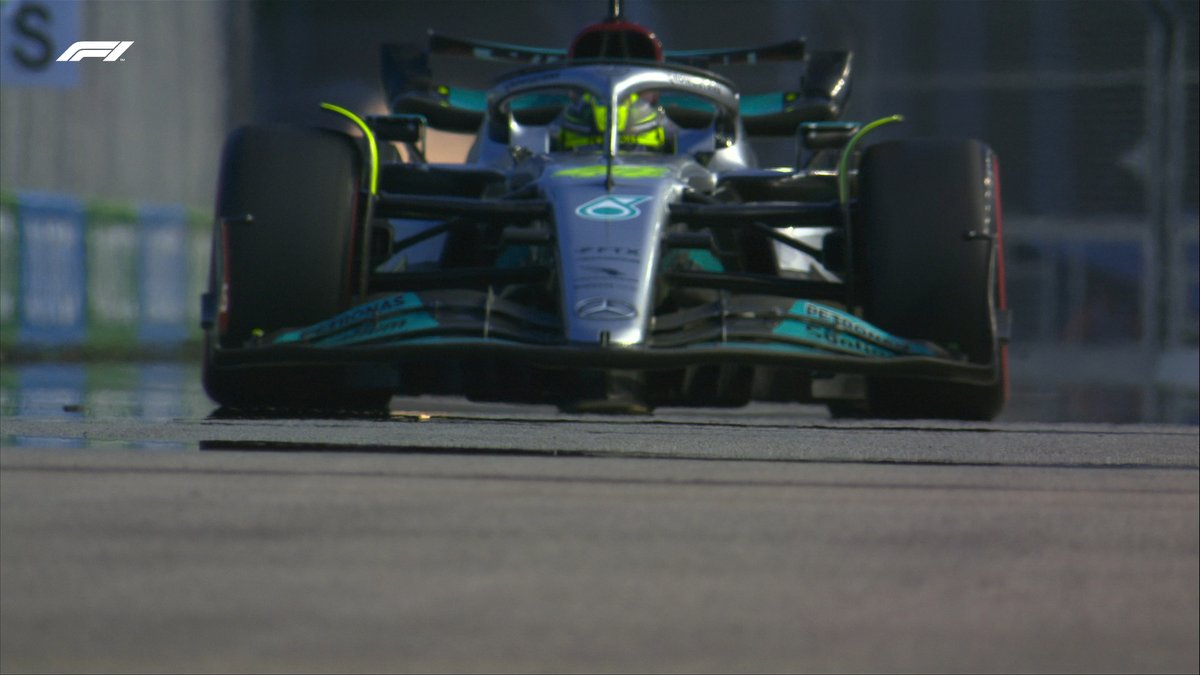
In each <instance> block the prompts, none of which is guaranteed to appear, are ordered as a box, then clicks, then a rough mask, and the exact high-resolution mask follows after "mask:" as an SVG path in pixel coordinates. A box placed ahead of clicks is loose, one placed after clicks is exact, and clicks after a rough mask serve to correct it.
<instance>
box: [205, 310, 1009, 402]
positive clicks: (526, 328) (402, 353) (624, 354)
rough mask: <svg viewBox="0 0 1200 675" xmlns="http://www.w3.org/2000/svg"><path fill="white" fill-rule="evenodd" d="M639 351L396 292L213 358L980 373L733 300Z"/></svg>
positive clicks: (682, 315)
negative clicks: (503, 361) (565, 336)
mask: <svg viewBox="0 0 1200 675" xmlns="http://www.w3.org/2000/svg"><path fill="white" fill-rule="evenodd" d="M651 327H652V331H651V337H650V339H649V340H648V342H647V344H644V345H616V344H612V345H602V344H599V343H597V344H580V343H568V342H566V341H565V340H563V339H562V337H561V336H562V330H561V327H560V325H559V320H558V317H557V316H556V315H555V314H553V313H551V312H545V311H540V310H535V309H531V308H529V307H526V306H524V305H520V304H517V303H513V302H510V301H507V300H505V299H503V298H498V297H495V296H493V295H492V294H491V293H487V292H484V291H471V290H456V291H430V292H420V293H414V292H405V293H397V294H394V295H388V296H384V297H381V298H378V299H376V300H373V301H371V302H368V303H366V304H363V305H359V306H357V307H354V308H352V309H350V310H348V311H346V312H343V313H341V314H339V315H337V316H335V317H332V318H330V319H328V320H326V321H322V322H320V323H317V324H314V325H312V326H307V327H301V328H294V329H287V330H282V331H277V332H275V333H272V334H270V335H267V336H264V337H262V338H259V339H257V340H256V341H255V342H254V343H251V344H248V345H246V346H244V347H241V348H236V349H219V350H216V351H215V352H214V353H213V354H212V365H214V366H217V367H221V368H238V367H262V366H272V365H275V366H284V367H297V366H305V365H325V364H337V363H377V364H381V365H398V364H403V363H411V362H420V361H424V360H430V359H461V360H469V359H479V358H497V359H507V360H512V361H514V362H518V363H522V364H526V365H529V366H537V367H545V368H600V369H610V368H611V369H628V370H660V369H672V368H682V367H688V366H695V365H708V364H742V365H761V366H779V367H790V368H799V369H809V370H812V371H813V372H820V373H835V372H844V373H861V374H870V375H880V376H897V377H914V378H928V379H938V380H947V381H956V382H964V383H973V384H987V383H990V382H993V381H994V379H995V369H994V368H993V367H992V366H991V365H986V364H976V363H970V362H968V361H966V360H965V359H963V358H961V357H959V356H958V355H956V354H953V353H951V352H950V351H948V350H946V349H945V348H943V347H940V346H938V345H934V344H931V343H928V342H924V341H920V340H909V339H905V338H901V337H897V336H894V335H891V334H889V333H887V332H886V331H883V330H881V329H879V328H877V327H875V326H872V325H871V324H869V323H867V322H865V321H863V320H862V319H860V318H858V317H856V316H853V315H851V314H848V313H846V312H843V311H840V310H838V309H835V308H832V307H828V306H825V305H822V304H818V303H814V302H810V301H806V300H790V299H781V298H778V297H767V296H738V297H735V298H732V299H729V300H725V301H721V302H714V303H711V304H708V305H702V306H698V307H693V308H689V309H687V310H682V311H679V312H675V313H671V314H665V315H660V316H656V317H655V319H654V321H653V323H652V326H651Z"/></svg>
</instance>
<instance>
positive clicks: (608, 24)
mask: <svg viewBox="0 0 1200 675" xmlns="http://www.w3.org/2000/svg"><path fill="white" fill-rule="evenodd" d="M567 56H569V57H570V58H573V59H648V60H653V61H662V60H663V48H662V42H660V41H659V40H658V37H657V36H655V35H654V33H653V32H651V31H650V30H649V29H648V28H645V27H643V26H639V25H638V24H636V23H633V22H632V21H625V20H624V19H615V18H610V19H609V20H607V21H602V22H600V23H595V24H592V25H590V26H588V27H587V28H584V29H583V30H582V31H580V32H579V35H576V36H575V39H574V40H572V41H571V49H570V51H568V52H567Z"/></svg>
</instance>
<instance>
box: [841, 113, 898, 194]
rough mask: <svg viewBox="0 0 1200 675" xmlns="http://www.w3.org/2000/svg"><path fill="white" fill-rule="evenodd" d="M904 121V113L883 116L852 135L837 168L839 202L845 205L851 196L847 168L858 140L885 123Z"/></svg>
mask: <svg viewBox="0 0 1200 675" xmlns="http://www.w3.org/2000/svg"><path fill="white" fill-rule="evenodd" d="M903 121H904V116H903V115H892V116H891V117H882V118H880V119H877V120H875V121H874V122H871V123H870V124H868V125H867V126H865V127H863V128H862V129H859V130H858V133H857V134H854V135H853V136H851V137H850V140H849V141H848V142H847V143H846V147H845V148H843V149H842V159H841V161H840V162H838V170H837V181H838V203H840V204H842V205H843V206H845V204H846V201H847V200H848V199H849V196H850V195H849V192H850V173H849V171H848V170H847V165H849V164H850V155H851V153H853V152H854V146H856V145H858V142H859V141H860V140H862V137H863V136H866V135H867V134H869V133H871V132H872V131H874V130H876V129H878V128H879V127H881V126H883V125H885V124H891V123H892V122H903Z"/></svg>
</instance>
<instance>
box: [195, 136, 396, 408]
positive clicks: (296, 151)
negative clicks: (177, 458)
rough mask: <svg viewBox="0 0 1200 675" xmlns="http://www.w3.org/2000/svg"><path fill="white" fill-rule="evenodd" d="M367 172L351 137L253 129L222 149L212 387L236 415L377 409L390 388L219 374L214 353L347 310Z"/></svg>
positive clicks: (309, 374) (285, 373)
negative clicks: (263, 410)
mask: <svg viewBox="0 0 1200 675" xmlns="http://www.w3.org/2000/svg"><path fill="white" fill-rule="evenodd" d="M362 167H363V163H362V159H361V157H360V155H359V151H358V149H357V147H356V145H355V142H354V141H353V140H352V139H351V138H349V137H347V136H345V135H344V134H340V133H336V132H332V131H324V130H318V129H307V128H301V127H287V126H250V127H244V128H242V129H239V130H237V131H235V132H234V133H233V134H231V135H230V137H229V140H228V141H227V142H226V144H225V151H224V154H223V156H222V159H221V174H220V179H219V182H218V192H217V206H216V225H215V230H214V236H213V267H212V270H213V271H212V275H211V278H210V292H211V293H213V294H214V296H213V297H217V298H221V295H220V294H221V293H224V297H223V298H222V299H221V301H220V302H219V303H218V304H219V305H220V310H221V311H220V314H219V315H218V317H217V321H216V325H215V326H214V327H213V329H212V331H211V332H210V334H209V336H208V344H209V347H210V349H209V350H206V360H205V367H204V386H205V390H206V391H207V392H208V394H209V396H211V397H212V398H213V399H214V400H216V401H217V402H218V403H221V404H222V405H225V406H231V407H256V408H257V407H294V406H304V407H320V408H336V407H351V408H362V407H375V406H382V405H385V404H386V402H387V398H388V396H390V391H384V390H383V389H381V388H380V387H379V385H378V382H376V383H375V384H374V385H371V384H360V383H359V382H358V381H357V379H356V374H355V369H351V368H333V367H331V368H323V369H319V370H317V369H305V370H279V369H278V368H274V367H271V368H268V367H261V368H259V367H256V368H250V369H245V368H243V369H236V370H235V369H222V368H218V367H216V366H214V365H213V364H212V363H211V358H208V357H210V356H211V349H212V348H214V347H219V348H221V349H232V348H237V347H241V346H244V345H245V344H246V343H247V342H248V341H250V340H252V339H253V338H254V337H255V336H256V335H262V334H265V333H270V332H271V331H273V330H276V329H279V328H285V327H289V326H303V325H306V324H312V323H316V322H318V321H321V320H323V319H327V318H329V317H331V316H333V315H334V314H336V313H337V312H339V311H341V310H344V309H346V308H347V306H348V305H349V303H350V300H351V295H352V292H353V290H354V282H355V270H356V269H357V265H356V260H357V254H358V252H357V246H358V244H357V242H359V241H361V240H360V236H361V235H360V229H361V228H360V221H361V212H362V209H361V207H360V204H359V188H360V183H361V180H362V173H363V168H362Z"/></svg>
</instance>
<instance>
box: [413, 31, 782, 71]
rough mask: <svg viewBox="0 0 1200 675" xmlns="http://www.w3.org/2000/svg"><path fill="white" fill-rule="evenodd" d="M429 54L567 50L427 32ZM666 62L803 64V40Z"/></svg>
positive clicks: (542, 56) (535, 59)
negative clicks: (795, 62) (788, 62)
mask: <svg viewBox="0 0 1200 675" xmlns="http://www.w3.org/2000/svg"><path fill="white" fill-rule="evenodd" d="M429 52H430V53H431V54H446V55H454V56H468V57H471V58H475V59H480V60H482V61H503V62H508V63H519V64H525V65H530V64H541V63H553V62H555V61H562V60H565V59H566V58H567V50H565V49H553V48H547V47H528V46H525V45H511V44H506V43H503V42H491V41H488V40H475V39H471V38H458V37H451V36H449V35H440V34H438V33H434V32H433V31H430V32H429ZM663 55H664V56H665V58H666V60H667V61H670V62H672V63H678V64H681V65H685V66H693V67H696V68H708V67H711V66H718V65H721V66H727V65H734V64H751V65H753V64H757V63H766V62H772V61H774V62H780V61H803V60H804V58H805V49H804V40H788V41H786V42H779V43H777V44H772V45H764V46H762V47H747V48H737V49H694V50H688V51H671V50H667V51H665V52H664V53H663Z"/></svg>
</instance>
